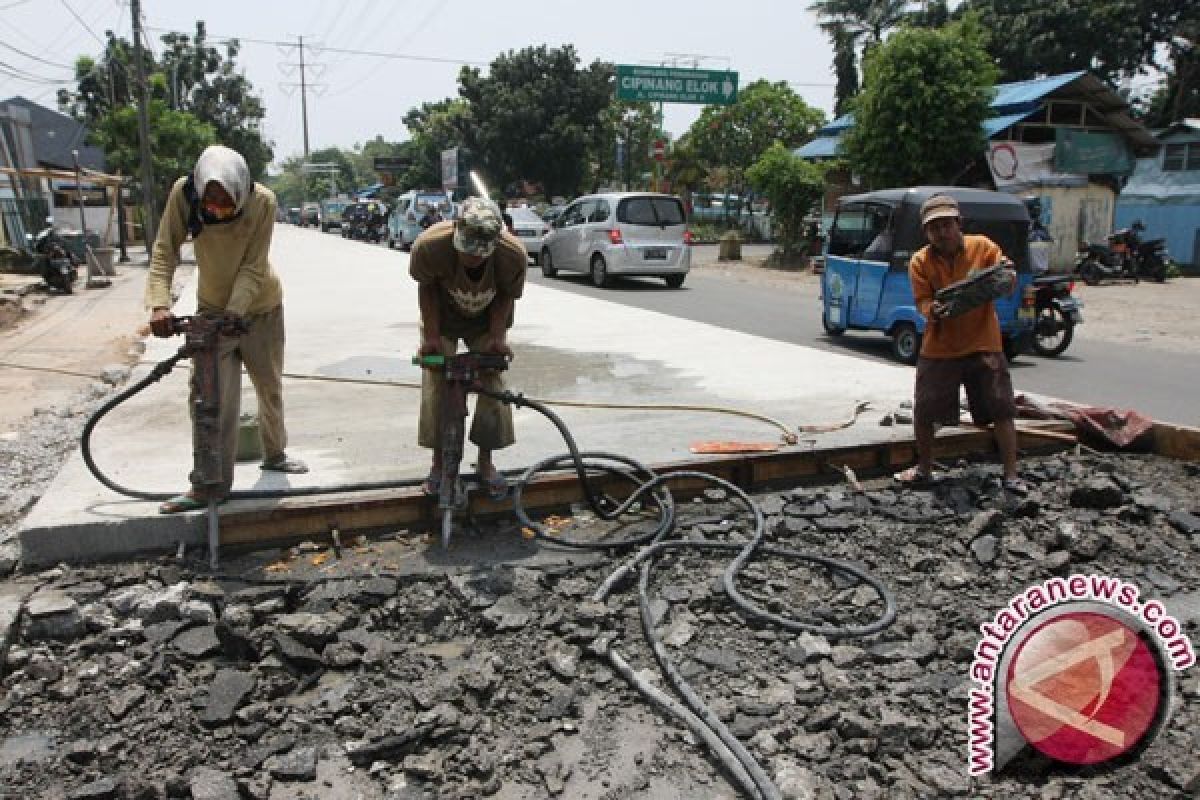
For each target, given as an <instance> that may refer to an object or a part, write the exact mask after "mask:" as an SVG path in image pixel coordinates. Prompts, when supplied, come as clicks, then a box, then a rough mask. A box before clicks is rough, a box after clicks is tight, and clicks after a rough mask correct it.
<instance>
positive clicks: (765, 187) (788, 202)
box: [746, 142, 825, 264]
mask: <svg viewBox="0 0 1200 800" xmlns="http://www.w3.org/2000/svg"><path fill="white" fill-rule="evenodd" d="M746 177H747V179H748V180H749V181H750V184H751V185H752V186H754V187H755V188H756V189H758V190H759V191H760V192H762V193H763V194H765V195H766V196H767V199H768V200H770V201H771V216H772V219H774V221H775V225H776V226H777V228H778V241H779V257H780V261H781V262H782V263H784V264H787V263H790V262H791V261H792V260H793V259H794V258H795V256H796V254H797V253H798V252H799V250H800V241H801V238H802V234H803V230H804V217H805V215H807V214H808V213H809V212H810V211H811V210H812V209H813V208H814V207H815V206H816V205H817V203H818V202H819V201H820V199H821V194H822V192H824V189H825V175H824V170H822V169H821V167H819V166H817V165H816V164H812V163H810V162H808V161H805V160H804V159H802V158H798V157H796V156H795V155H793V154H792V151H791V149H789V148H787V147H785V146H783V145H782V144H780V143H779V142H776V143H775V144H773V145H771V147H770V148H768V149H767V151H766V152H765V153H763V155H762V157H761V158H759V159H758V161H756V162H755V163H754V164H753V165H752V166H751V167H750V169H748V170H747V171H746Z"/></svg>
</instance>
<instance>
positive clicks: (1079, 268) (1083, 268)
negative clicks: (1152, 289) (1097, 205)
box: [1075, 220, 1167, 286]
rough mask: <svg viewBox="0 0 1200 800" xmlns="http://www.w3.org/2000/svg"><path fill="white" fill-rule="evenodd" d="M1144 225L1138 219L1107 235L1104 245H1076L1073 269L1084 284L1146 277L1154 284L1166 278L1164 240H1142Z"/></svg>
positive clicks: (1085, 243)
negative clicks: (1106, 241)
mask: <svg viewBox="0 0 1200 800" xmlns="http://www.w3.org/2000/svg"><path fill="white" fill-rule="evenodd" d="M1144 230H1146V226H1145V225H1144V224H1142V221H1141V220H1135V221H1134V223H1133V225H1131V226H1130V227H1128V228H1122V229H1121V230H1119V231H1114V232H1113V233H1110V234H1109V235H1108V243H1107V245H1102V244H1093V243H1089V242H1084V243H1082V244H1081V245H1080V246H1079V253H1078V257H1077V258H1076V261H1075V271H1076V272H1077V273H1078V274H1079V277H1081V278H1083V281H1084V283H1086V284H1087V285H1088V286H1096V285H1097V284H1099V283H1100V281H1101V280H1103V279H1105V278H1109V279H1113V280H1131V281H1133V282H1134V283H1137V282H1138V280H1139V279H1141V278H1150V279H1151V280H1153V281H1155V282H1156V283H1162V282H1163V281H1165V280H1166V279H1167V248H1166V241H1165V240H1164V239H1152V240H1150V241H1147V242H1143V241H1142V231H1144Z"/></svg>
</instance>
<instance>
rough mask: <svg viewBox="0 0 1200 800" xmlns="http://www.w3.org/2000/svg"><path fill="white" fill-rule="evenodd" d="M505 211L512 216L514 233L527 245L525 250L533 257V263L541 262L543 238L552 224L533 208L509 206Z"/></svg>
mask: <svg viewBox="0 0 1200 800" xmlns="http://www.w3.org/2000/svg"><path fill="white" fill-rule="evenodd" d="M504 213H505V214H508V215H509V216H510V217H512V221H513V233H514V234H516V237H517V238H518V239H520V240H521V244H523V245H525V252H526V253H528V254H529V257H530V258H532V259H533V263H534V264H537V263H538V262H540V261H541V258H542V239H543V238H544V237H545V236H546V232H547V231H549V230H550V226H549V225H547V224H546V223H545V221H544V220H543V219H542V218H541V217H539V216H538V215H537V214H536V213H535V212H534V210H533V209H532V208H528V207H521V208H509V209H506V210H505V212H504Z"/></svg>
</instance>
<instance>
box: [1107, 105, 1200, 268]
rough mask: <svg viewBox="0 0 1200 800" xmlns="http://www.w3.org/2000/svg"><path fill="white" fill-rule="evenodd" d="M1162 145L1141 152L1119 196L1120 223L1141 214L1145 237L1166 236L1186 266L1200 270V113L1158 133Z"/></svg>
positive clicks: (1128, 222) (1171, 249) (1170, 248)
mask: <svg viewBox="0 0 1200 800" xmlns="http://www.w3.org/2000/svg"><path fill="white" fill-rule="evenodd" d="M1155 135H1156V136H1157V138H1158V140H1159V141H1160V142H1162V150H1160V151H1159V152H1158V153H1157V154H1155V155H1153V156H1150V157H1149V158H1139V159H1138V162H1137V167H1136V168H1135V169H1134V171H1133V175H1132V176H1130V178H1129V183H1127V184H1125V188H1124V189H1122V190H1121V196H1120V197H1119V198H1117V214H1116V221H1115V224H1116V226H1117V227H1118V228H1124V227H1127V226H1129V225H1132V224H1133V223H1134V222H1135V221H1137V220H1141V222H1142V223H1143V224H1144V225H1145V226H1146V230H1145V232H1144V233H1143V234H1142V236H1143V238H1144V239H1166V240H1167V251H1168V252H1169V253H1170V254H1171V258H1172V259H1173V260H1175V261H1176V262H1177V263H1178V264H1180V266H1182V267H1184V268H1186V269H1188V270H1189V271H1192V272H1195V271H1200V119H1185V120H1183V121H1181V122H1177V123H1175V124H1174V125H1172V126H1170V127H1169V128H1166V129H1165V130H1162V131H1159V132H1158V133H1157V134H1155Z"/></svg>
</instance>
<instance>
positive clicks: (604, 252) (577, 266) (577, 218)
mask: <svg viewBox="0 0 1200 800" xmlns="http://www.w3.org/2000/svg"><path fill="white" fill-rule="evenodd" d="M691 244H692V234H691V231H689V230H688V229H687V217H686V215H685V214H684V210H683V203H682V202H680V200H679V198H678V197H673V196H671V195H669V194H654V193H651V192H609V193H604V194H589V195H585V196H583V197H580V198H578V199H577V200H573V201H572V202H571V203H570V204H568V205H567V207H566V208H565V209H563V212H562V214H560V215H559V216H558V217H556V218H555V220H554V226H553V227H552V228H551V229H550V232H549V233H548V234H546V238H545V239H544V240H543V241H542V257H541V259H540V261H541V266H542V274H543V275H545V276H546V277H547V278H553V277H554V276H555V275H556V274H558V272H559V271H560V270H562V271H567V272H582V273H585V274H590V275H591V276H592V283H594V284H596V285H597V286H607V285H609V282H610V279H611V278H613V277H615V276H621V275H630V276H633V275H641V276H652V277H659V278H662V279H663V280H665V281H666V282H667V286H670V287H671V288H673V289H678V288H679V287H680V286H683V280H684V278H686V277H687V274H688V270H689V269H691V266H692V250H691Z"/></svg>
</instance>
